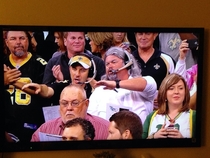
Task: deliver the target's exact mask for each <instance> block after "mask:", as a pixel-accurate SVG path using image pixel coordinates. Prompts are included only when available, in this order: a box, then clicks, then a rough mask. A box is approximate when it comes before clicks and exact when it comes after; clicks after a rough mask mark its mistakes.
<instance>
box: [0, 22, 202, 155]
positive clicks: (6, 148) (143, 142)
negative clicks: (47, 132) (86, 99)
mask: <svg viewBox="0 0 210 158" xmlns="http://www.w3.org/2000/svg"><path fill="white" fill-rule="evenodd" d="M0 29H1V30H0V34H1V37H3V30H24V31H31V30H35V31H44V30H46V31H84V32H91V31H93V32H165V33H174V32H180V33H191V32H193V33H197V34H199V55H198V65H199V66H198V78H197V82H198V87H197V93H198V94H199V95H197V105H199V106H197V107H196V136H195V138H185V139H140V140H94V141H77V142H27V143H7V142H5V135H4V121H3V120H4V110H0V120H1V122H0V126H1V127H3V128H0V151H2V152H19V151H46V150H51V151H52V150H83V149H124V148H171V147H200V146H201V116H202V111H201V105H202V95H200V94H202V80H203V77H204V76H203V52H204V28H201V27H195V28H189V27H113V26H110V27H109V26H106V27H102V26H99V27H97V26H39V25H37V26H35V25H33V26H30V25H1V26H0ZM0 42H1V45H0V49H1V50H3V38H0ZM1 56H3V51H1ZM0 62H1V63H3V58H2V57H1V58H0ZM0 73H1V74H3V64H0ZM1 76H2V77H1V78H0V84H1V86H2V87H4V85H3V75H1ZM0 96H3V92H2V91H0ZM3 98H4V97H2V99H3ZM0 105H1V109H3V108H4V106H3V102H1V104H0Z"/></svg>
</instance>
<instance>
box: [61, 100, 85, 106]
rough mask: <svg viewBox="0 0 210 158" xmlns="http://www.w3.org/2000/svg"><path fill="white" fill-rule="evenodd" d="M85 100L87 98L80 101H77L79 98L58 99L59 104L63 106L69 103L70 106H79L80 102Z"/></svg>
mask: <svg viewBox="0 0 210 158" xmlns="http://www.w3.org/2000/svg"><path fill="white" fill-rule="evenodd" d="M85 100H87V99H84V100H82V101H79V100H73V101H66V100H60V101H59V102H60V105H62V106H64V107H68V106H69V104H70V105H71V106H72V107H77V106H79V105H80V104H81V103H82V102H84V101H85Z"/></svg>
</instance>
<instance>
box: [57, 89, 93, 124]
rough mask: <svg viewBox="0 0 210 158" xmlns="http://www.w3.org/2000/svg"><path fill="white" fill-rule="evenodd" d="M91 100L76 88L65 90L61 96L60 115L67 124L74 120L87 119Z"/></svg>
mask: <svg viewBox="0 0 210 158" xmlns="http://www.w3.org/2000/svg"><path fill="white" fill-rule="evenodd" d="M88 104H89V100H88V99H85V98H84V96H83V95H82V92H81V91H79V90H78V89H75V88H65V89H64V90H63V92H62V93H61V96H60V115H61V118H62V120H63V123H64V124H65V123H66V122H67V121H68V120H72V119H74V118H78V117H81V118H85V116H86V113H87V108H88Z"/></svg>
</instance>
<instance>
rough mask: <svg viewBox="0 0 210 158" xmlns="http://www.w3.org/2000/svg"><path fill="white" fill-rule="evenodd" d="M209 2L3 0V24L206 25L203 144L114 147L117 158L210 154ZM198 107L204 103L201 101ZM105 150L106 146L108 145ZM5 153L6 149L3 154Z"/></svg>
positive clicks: (33, 157) (89, 157)
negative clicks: (209, 115) (189, 145)
mask: <svg viewBox="0 0 210 158" xmlns="http://www.w3.org/2000/svg"><path fill="white" fill-rule="evenodd" d="M209 8H210V3H209V0H201V1H197V0H185V1H168V0H161V1H160V0H147V1H137V0H129V1H124V0H123V1H122V0H115V1H113V0H104V1H99V0H98V1H95V0H88V1H85V0H60V1H52V0H45V1H37V0H30V1H28V0H19V1H13V0H6V1H3V0H1V3H0V24H5V25H70V26H80V25H81V26H151V27H153V26H154V27H204V28H205V43H204V44H205V48H204V63H203V64H204V67H205V71H204V74H205V76H204V79H203V96H202V97H203V105H202V107H203V109H204V110H203V117H202V120H203V121H202V147H198V148H146V149H127V150H115V149H113V150H109V151H110V152H113V153H115V154H116V155H117V156H116V158H120V157H122V158H127V157H129V158H137V157H138V158H139V157H141V156H142V158H143V157H145V158H146V157H147V156H148V154H149V155H150V157H151V158H163V157H170V158H177V157H184V158H197V157H202V158H207V157H209V155H210V150H209V149H210V136H209V133H210V126H209V122H210V117H208V112H209V111H210V106H209V104H210V97H209V94H210V84H209V82H208V81H209V80H210V73H209V71H210V69H209V67H210V62H208V61H210V55H209V52H210V47H209V38H210V20H209V15H210V9H209ZM198 106H199V105H198ZM100 151H104V150H84V151H82V152H81V151H80V152H78V151H46V152H45V151H43V152H14V153H4V154H3V157H4V158H28V157H30V158H37V157H39V158H45V157H51V158H56V157H82V158H83V157H84V158H93V153H96V152H100ZM105 151H106V150H105ZM0 156H1V154H0Z"/></svg>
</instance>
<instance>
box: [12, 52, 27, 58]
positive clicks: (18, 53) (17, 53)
mask: <svg viewBox="0 0 210 158" xmlns="http://www.w3.org/2000/svg"><path fill="white" fill-rule="evenodd" d="M24 54H25V52H23V51H18V52H14V55H15V56H16V57H22V56H23V55H24Z"/></svg>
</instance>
